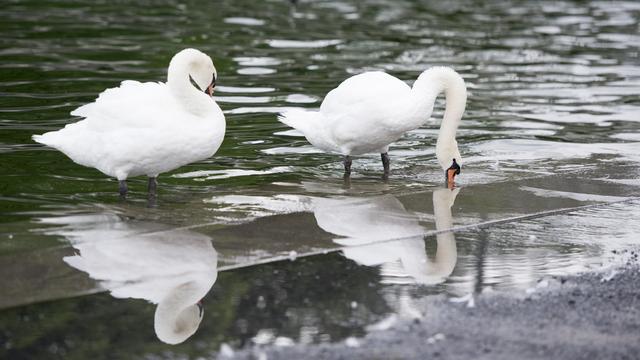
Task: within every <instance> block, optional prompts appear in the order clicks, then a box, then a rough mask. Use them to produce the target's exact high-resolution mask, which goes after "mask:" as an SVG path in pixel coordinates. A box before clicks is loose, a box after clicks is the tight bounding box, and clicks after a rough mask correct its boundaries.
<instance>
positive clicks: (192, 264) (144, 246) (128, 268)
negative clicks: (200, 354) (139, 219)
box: [44, 214, 218, 344]
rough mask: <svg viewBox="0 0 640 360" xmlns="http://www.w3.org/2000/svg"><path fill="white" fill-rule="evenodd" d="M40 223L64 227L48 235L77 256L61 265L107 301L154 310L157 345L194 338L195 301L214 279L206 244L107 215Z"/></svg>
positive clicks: (213, 260) (198, 314) (198, 317)
mask: <svg viewBox="0 0 640 360" xmlns="http://www.w3.org/2000/svg"><path fill="white" fill-rule="evenodd" d="M44 221H45V222H47V223H50V224H66V226H65V227H62V228H55V230H52V233H54V234H57V235H63V236H65V237H66V238H67V239H68V240H69V241H70V242H71V244H72V245H73V247H74V248H75V249H76V250H77V251H78V252H79V254H78V255H75V256H68V257H65V258H64V261H65V262H66V263H67V264H69V265H70V266H72V267H74V268H76V269H78V270H81V271H83V272H86V273H87V274H88V275H89V276H90V277H91V278H93V279H95V280H98V281H99V282H100V285H101V286H102V287H104V288H105V289H107V290H109V291H110V293H111V295H112V296H113V297H116V298H134V299H144V300H147V301H150V302H152V303H154V304H157V307H156V311H155V316H154V328H155V332H156V335H157V336H158V338H159V339H160V340H161V341H163V342H165V343H168V344H178V343H181V342H183V341H185V340H186V339H187V338H189V337H190V336H191V335H193V334H194V333H195V332H196V330H197V329H198V327H199V325H200V322H201V321H202V315H203V311H202V305H201V304H200V300H202V298H203V297H204V296H205V295H206V294H207V293H208V292H209V290H210V289H211V287H212V286H213V284H214V283H215V281H216V278H217V274H218V273H217V260H218V256H217V252H216V250H215V249H214V248H213V245H212V243H211V238H209V237H208V236H205V235H202V234H199V233H195V232H192V231H187V230H168V231H166V230H159V229H158V226H157V225H156V224H150V223H133V222H124V221H122V220H121V219H120V218H119V217H118V216H116V215H113V214H106V215H95V216H94V215H91V216H80V217H78V216H69V217H62V218H49V219H45V220H44Z"/></svg>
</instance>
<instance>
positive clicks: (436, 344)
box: [218, 251, 640, 359]
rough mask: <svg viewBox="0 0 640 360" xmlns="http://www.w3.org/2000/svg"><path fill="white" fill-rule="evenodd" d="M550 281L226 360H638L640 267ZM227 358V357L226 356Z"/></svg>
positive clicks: (441, 303) (440, 299) (427, 302)
mask: <svg viewBox="0 0 640 360" xmlns="http://www.w3.org/2000/svg"><path fill="white" fill-rule="evenodd" d="M628 255H630V256H629V260H628V262H627V265H626V266H624V267H622V268H619V269H616V270H609V271H605V272H593V273H585V274H582V275H578V276H570V277H546V278H543V279H541V280H540V281H539V282H538V286H536V287H535V288H532V289H530V290H529V291H526V292H519V293H515V294H506V293H500V292H489V293H482V294H478V295H476V296H475V297H474V298H473V300H472V304H473V305H472V306H470V305H471V304H470V302H468V301H466V302H452V301H451V300H450V299H447V298H445V297H444V296H434V297H428V298H424V299H422V300H421V301H419V302H418V303H417V305H418V307H419V309H420V310H421V311H422V312H423V313H424V317H423V318H421V319H419V320H418V319H414V320H410V319H404V320H400V321H397V322H396V323H395V324H394V325H393V326H392V327H390V328H388V329H384V330H378V331H370V332H369V333H368V334H367V335H366V336H365V337H364V338H359V339H348V340H347V341H343V342H340V343H334V344H320V345H294V346H287V347H282V346H280V347H279V346H274V345H270V346H255V347H252V348H245V349H242V350H240V351H236V352H234V353H233V354H231V353H230V352H229V351H226V352H224V351H223V352H221V353H220V354H218V358H219V359H226V358H230V357H231V358H233V359H439V358H440V359H638V358H640V266H639V262H638V256H639V252H638V251H630V252H629V254H628ZM223 353H224V354H223Z"/></svg>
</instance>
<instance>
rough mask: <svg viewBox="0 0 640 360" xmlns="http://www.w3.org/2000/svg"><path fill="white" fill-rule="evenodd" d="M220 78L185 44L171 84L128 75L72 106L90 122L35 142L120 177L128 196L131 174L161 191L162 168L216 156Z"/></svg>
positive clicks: (221, 131)
mask: <svg viewBox="0 0 640 360" xmlns="http://www.w3.org/2000/svg"><path fill="white" fill-rule="evenodd" d="M216 78H217V72H216V69H215V67H214V66H213V61H212V60H211V58H210V57H209V56H207V55H205V54H204V53H202V52H200V51H198V50H195V49H185V50H182V51H180V52H179V53H177V54H176V55H174V56H173V58H172V59H171V62H170V64H169V70H168V74H167V82H166V83H160V82H158V83H156V82H146V83H141V82H138V81H133V80H125V81H123V82H122V83H121V84H120V87H117V88H111V89H107V90H105V91H103V92H102V93H101V94H100V95H99V96H98V98H97V99H96V101H94V102H92V103H90V104H87V105H84V106H81V107H79V108H77V109H75V110H74V111H72V112H71V115H74V116H80V117H83V118H84V120H81V121H79V122H76V123H73V124H69V125H67V126H65V127H64V128H63V129H61V130H58V131H53V132H48V133H45V134H42V135H34V136H33V140H35V141H37V142H39V143H41V144H44V145H48V146H51V147H53V148H55V149H57V150H59V151H61V152H63V153H64V154H65V155H67V156H68V157H70V158H71V160H73V161H74V162H76V163H78V164H80V165H84V166H88V167H93V168H96V169H98V170H100V171H101V172H103V173H104V174H106V175H108V176H112V177H115V178H117V179H118V181H119V191H120V195H122V196H125V195H126V193H127V182H126V180H127V178H129V177H132V176H139V175H146V176H148V177H149V185H148V190H149V195H150V196H155V193H156V188H157V176H158V175H159V174H161V173H164V172H167V171H171V170H173V169H176V168H178V167H180V166H183V165H186V164H189V163H192V162H195V161H200V160H204V159H206V158H208V157H211V156H212V155H213V154H215V152H216V151H217V150H218V148H219V147H220V144H222V140H223V138H224V133H225V126H226V125H225V118H224V114H223V113H222V110H221V109H220V107H219V106H218V104H216V102H215V101H214V100H213V99H212V97H213V91H214V88H215V85H216Z"/></svg>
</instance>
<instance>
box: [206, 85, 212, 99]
mask: <svg viewBox="0 0 640 360" xmlns="http://www.w3.org/2000/svg"><path fill="white" fill-rule="evenodd" d="M205 92H206V93H207V94H209V96H211V97H213V84H211V85H209V86H208V87H207V90H206V91H205Z"/></svg>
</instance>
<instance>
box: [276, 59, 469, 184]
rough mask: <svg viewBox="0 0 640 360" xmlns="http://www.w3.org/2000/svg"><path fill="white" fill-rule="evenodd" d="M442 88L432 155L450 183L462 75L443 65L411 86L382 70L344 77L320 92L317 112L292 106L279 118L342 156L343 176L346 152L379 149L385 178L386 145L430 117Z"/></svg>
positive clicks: (456, 159) (456, 158)
mask: <svg viewBox="0 0 640 360" xmlns="http://www.w3.org/2000/svg"><path fill="white" fill-rule="evenodd" d="M441 92H444V93H445V97H446V109H445V112H444V118H443V119H442V123H441V125H440V133H439V134H438V141H437V143H436V157H437V158H438V162H439V163H440V166H442V168H443V169H444V170H445V176H446V178H447V182H448V183H449V184H452V183H453V180H454V177H455V176H456V175H457V174H459V173H460V167H461V165H462V159H461V158H460V152H459V151H458V144H457V142H456V131H457V129H458V124H459V123H460V119H461V118H462V114H463V113H464V109H465V106H466V102H467V90H466V86H465V83H464V80H463V79H462V77H461V76H460V75H459V74H458V73H457V72H455V71H454V70H453V69H451V68H448V67H433V68H430V69H428V70H426V71H424V72H423V73H422V74H420V76H419V77H418V79H417V80H416V82H415V83H414V84H413V88H410V87H409V86H408V85H407V84H405V83H404V82H403V81H401V80H399V79H398V78H395V77H393V76H391V75H388V74H386V73H384V72H379V71H373V72H365V73H362V74H359V75H355V76H352V77H350V78H348V79H346V80H345V81H343V82H342V83H341V84H340V85H339V86H338V87H337V88H335V89H333V90H331V91H330V92H329V93H328V94H327V96H326V97H325V99H324V101H323V102H322V105H320V111H307V110H302V109H294V110H289V111H285V112H284V113H282V114H281V116H280V117H279V120H280V121H281V122H283V123H285V124H286V125H289V126H291V127H293V128H295V129H296V130H298V131H300V132H302V133H303V134H304V136H305V137H306V138H307V140H308V141H309V142H310V143H311V144H312V145H313V146H315V147H317V148H319V149H321V150H324V151H327V152H333V153H339V154H342V155H344V172H345V177H348V176H349V175H350V174H351V157H352V156H353V155H362V154H366V153H372V152H379V153H380V154H381V157H382V164H383V166H384V178H388V176H389V156H388V154H387V151H388V149H389V144H391V143H392V142H394V141H396V140H398V139H399V138H400V137H401V136H402V135H403V134H404V133H406V132H407V131H410V130H413V129H416V128H419V127H420V126H422V125H423V124H425V122H426V121H427V120H428V119H429V117H430V116H431V113H432V111H433V105H434V102H435V99H436V97H437V96H438V95H439V94H440V93H441Z"/></svg>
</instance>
